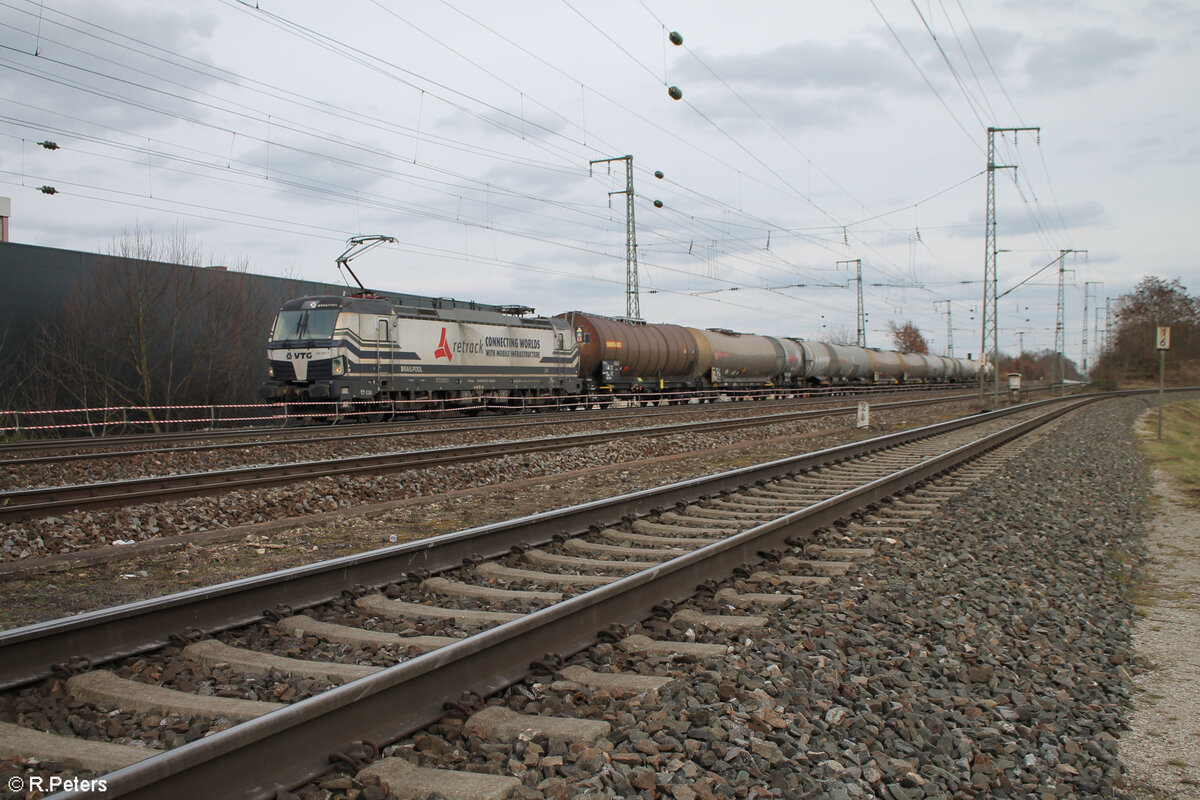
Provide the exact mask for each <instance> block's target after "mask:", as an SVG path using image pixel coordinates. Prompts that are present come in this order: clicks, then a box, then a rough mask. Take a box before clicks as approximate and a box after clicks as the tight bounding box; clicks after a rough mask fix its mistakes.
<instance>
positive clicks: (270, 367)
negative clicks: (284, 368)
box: [267, 364, 275, 378]
mask: <svg viewBox="0 0 1200 800" xmlns="http://www.w3.org/2000/svg"><path fill="white" fill-rule="evenodd" d="M267 377H268V378H274V377H275V367H274V366H273V365H271V364H268V365H267Z"/></svg>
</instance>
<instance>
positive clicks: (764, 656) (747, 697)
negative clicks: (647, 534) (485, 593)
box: [389, 400, 1145, 800]
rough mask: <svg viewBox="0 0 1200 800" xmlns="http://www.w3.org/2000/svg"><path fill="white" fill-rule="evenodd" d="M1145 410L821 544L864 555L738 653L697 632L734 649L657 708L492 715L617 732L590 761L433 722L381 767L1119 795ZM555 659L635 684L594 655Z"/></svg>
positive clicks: (536, 791) (686, 674)
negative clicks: (942, 501)
mask: <svg viewBox="0 0 1200 800" xmlns="http://www.w3.org/2000/svg"><path fill="white" fill-rule="evenodd" d="M1144 407H1145V405H1144V403H1143V402H1142V401H1138V400H1120V401H1111V402H1106V403H1103V404H1100V405H1098V406H1093V407H1091V408H1089V409H1087V410H1084V411H1083V412H1081V413H1076V414H1074V415H1072V416H1071V417H1070V418H1068V419H1067V420H1066V421H1064V422H1063V423H1062V424H1061V425H1060V426H1058V428H1057V430H1055V431H1054V432H1052V433H1051V434H1050V435H1049V436H1047V437H1045V438H1044V439H1042V441H1040V442H1039V443H1037V444H1035V445H1033V446H1032V447H1030V448H1029V449H1028V450H1026V451H1025V453H1024V454H1023V455H1021V456H1020V457H1019V458H1018V459H1016V460H1014V461H1010V462H1009V463H1008V464H1007V466H1006V467H1004V468H1003V469H1002V470H1000V471H999V472H998V473H996V474H994V475H993V476H991V477H990V478H988V479H987V480H985V481H984V482H983V483H982V484H980V485H978V486H977V487H976V488H975V489H974V490H972V491H970V492H968V493H966V494H964V495H962V496H960V497H958V498H957V499H954V500H952V501H950V502H949V503H947V506H946V508H945V513H943V514H941V515H935V516H934V517H931V518H928V519H927V520H925V521H923V522H922V523H921V524H920V525H918V526H914V527H913V529H911V530H909V531H907V532H905V533H893V534H890V535H889V536H888V537H886V538H884V537H879V538H878V540H877V541H873V542H867V541H866V540H865V539H859V538H855V539H854V540H852V541H849V542H848V541H845V540H844V539H842V537H840V536H834V535H831V540H832V539H836V540H837V542H838V545H839V546H856V545H857V546H863V545H867V544H873V545H875V546H876V547H877V548H878V554H877V556H876V557H874V558H872V559H868V560H866V561H864V562H863V563H861V564H860V565H859V566H858V568H857V570H856V571H855V572H852V573H851V574H850V575H848V576H846V577H844V578H840V579H837V580H835V581H833V582H831V583H830V584H828V585H827V586H818V587H812V588H811V589H808V590H806V592H805V596H804V598H803V599H801V600H800V601H798V602H795V603H793V605H791V606H790V607H788V608H784V609H776V610H772V611H769V612H768V613H769V615H770V624H769V625H768V626H767V628H766V629H765V630H762V631H757V632H756V633H755V634H754V635H753V636H752V637H743V636H738V635H736V634H704V633H700V634H699V635H698V640H700V641H710V642H714V643H717V642H719V643H726V644H730V645H732V648H731V654H730V655H729V656H727V657H726V658H724V659H704V660H701V661H699V662H697V663H682V661H681V660H675V661H670V660H666V659H664V660H663V661H662V662H661V663H660V665H659V667H658V668H657V669H656V670H655V671H656V672H657V673H658V674H660V675H664V676H669V677H673V678H676V680H675V681H674V682H672V683H671V684H669V685H668V686H666V687H664V688H663V689H662V690H661V691H660V692H659V696H658V697H657V698H655V699H653V700H648V699H647V698H637V697H629V698H621V697H613V696H609V695H608V694H607V693H599V692H590V691H588V690H583V689H581V688H580V687H578V686H574V685H572V684H571V683H570V682H569V681H568V682H562V681H558V682H556V681H553V680H552V679H547V678H542V679H541V681H542V682H539V683H530V684H526V685H524V686H519V687H515V688H514V689H512V690H510V691H509V692H507V693H505V694H504V695H502V696H500V697H497V698H493V699H492V700H491V701H490V702H493V703H503V704H504V705H506V706H508V707H509V708H511V709H513V710H515V711H519V712H522V713H536V712H539V711H540V712H543V713H566V714H571V715H573V716H575V715H578V716H587V717H592V718H595V719H604V720H607V721H609V722H611V723H613V730H614V733H613V734H612V735H610V736H609V737H608V738H607V739H605V740H603V741H601V742H599V743H598V744H597V746H595V747H580V746H569V745H566V744H564V743H562V742H555V741H553V740H547V741H540V740H538V739H536V738H535V739H534V740H532V741H529V742H525V741H521V742H518V743H516V744H515V745H507V744H501V743H496V742H490V741H483V740H480V739H478V738H476V737H471V736H464V734H463V732H462V728H461V726H460V725H459V724H458V723H457V722H456V721H454V720H449V719H448V720H445V721H443V723H442V724H441V725H440V726H437V727H435V729H434V730H432V731H430V732H426V733H422V734H419V735H417V736H415V737H413V738H412V739H410V740H407V741H405V742H402V743H401V744H400V745H398V746H396V747H394V748H391V749H390V750H389V754H395V755H398V756H400V757H404V758H408V759H410V760H413V761H416V762H418V763H420V764H422V765H430V764H433V763H441V764H445V763H447V761H449V762H450V763H457V764H458V766H459V768H464V769H471V770H474V771H483V772H494V773H497V774H506V775H513V774H515V775H517V776H518V777H520V778H521V780H522V784H523V785H522V788H521V789H520V790H519V793H518V796H520V797H526V798H541V797H555V798H565V797H568V796H584V795H585V794H586V795H590V796H602V797H645V798H652V797H672V798H677V799H678V800H691V799H692V798H714V797H787V798H792V797H814V798H816V797H828V798H835V799H836V800H844V799H846V798H858V797H882V798H894V799H895V800H916V799H917V798H923V797H931V798H937V797H947V798H949V797H955V798H968V797H970V798H973V797H1020V798H1038V799H1039V800H1042V799H1043V798H1044V799H1045V800H1049V798H1076V797H1079V798H1082V797H1098V796H1107V797H1114V796H1121V794H1122V787H1123V786H1124V777H1123V768H1122V766H1121V763H1120V761H1119V758H1118V752H1119V750H1118V745H1119V740H1120V737H1121V735H1122V732H1123V731H1124V730H1126V729H1127V714H1128V701H1129V696H1130V689H1131V685H1132V684H1131V682H1132V676H1131V673H1134V672H1137V671H1139V669H1140V668H1139V667H1138V666H1137V665H1136V659H1135V658H1134V656H1133V654H1132V650H1131V639H1130V637H1131V629H1132V623H1131V619H1132V609H1131V606H1130V604H1129V603H1128V602H1127V601H1126V600H1125V599H1124V598H1123V593H1124V591H1125V589H1126V586H1127V583H1128V580H1129V577H1130V572H1131V571H1130V568H1129V567H1128V566H1127V565H1128V564H1129V563H1131V561H1134V560H1136V559H1134V558H1131V557H1130V553H1131V551H1136V550H1137V548H1138V545H1137V543H1136V542H1137V538H1138V531H1139V530H1140V528H1141V526H1142V524H1143V522H1144V520H1143V511H1142V509H1143V503H1144V497H1145V486H1144V483H1143V480H1142V475H1143V470H1142V466H1141V462H1140V459H1139V457H1138V455H1137V452H1136V449H1135V448H1134V447H1133V446H1132V445H1131V443H1130V437H1129V429H1130V425H1131V423H1132V420H1133V419H1134V417H1135V416H1136V415H1137V413H1138V412H1139V411H1140V410H1141V409H1143V408H1144ZM831 543H832V541H831ZM696 606H697V608H699V609H700V610H703V611H707V612H709V613H712V612H714V611H720V610H724V611H726V612H728V611H729V609H720V608H717V607H716V606H715V605H714V601H713V600H707V601H701V602H698V603H697V604H696ZM759 613H761V612H759ZM635 632H641V631H635ZM644 632H647V633H650V634H651V635H656V636H658V637H659V638H666V634H667V633H669V632H668V631H666V630H665V629H664V626H663V625H662V624H653V623H652V624H650V625H649V626H647V627H646V628H645V629H644ZM687 633H688V632H676V635H677V636H680V637H682V638H681V639H680V640H683V638H691V637H689V636H687ZM692 634H693V635H696V634H695V632H692ZM572 661H573V663H577V664H580V665H582V666H584V667H588V668H591V669H595V670H598V671H606V670H616V671H624V670H627V669H632V668H633V667H631V666H629V656H628V654H625V653H623V652H622V651H621V650H620V648H617V647H613V646H610V645H601V646H598V647H597V648H594V649H593V650H591V651H590V652H589V653H587V654H581V655H579V656H576V657H575V658H574V659H572ZM640 668H641V669H643V670H644V669H645V662H641V663H640Z"/></svg>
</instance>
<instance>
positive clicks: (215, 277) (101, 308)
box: [38, 227, 276, 420]
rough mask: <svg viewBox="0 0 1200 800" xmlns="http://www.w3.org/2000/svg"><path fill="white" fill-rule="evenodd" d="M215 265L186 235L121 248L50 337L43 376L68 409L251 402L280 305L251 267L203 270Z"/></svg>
mask: <svg viewBox="0 0 1200 800" xmlns="http://www.w3.org/2000/svg"><path fill="white" fill-rule="evenodd" d="M212 261H213V258H212V256H211V254H208V253H206V252H205V251H204V250H203V249H202V248H201V247H200V246H199V245H198V244H197V243H196V242H195V240H194V239H192V238H191V237H190V236H189V235H188V233H187V232H186V231H185V230H183V229H182V228H176V229H175V230H174V231H173V232H172V233H171V234H170V235H168V236H166V237H156V236H155V235H154V234H153V232H152V231H150V230H148V229H143V228H141V227H135V228H134V229H133V230H126V231H125V232H124V234H123V235H122V237H121V238H120V239H117V240H115V241H114V242H113V243H112V245H111V247H110V248H109V252H108V253H107V255H106V257H105V258H104V259H102V260H101V262H100V263H99V264H98V265H97V266H96V267H95V268H94V269H92V270H90V271H89V273H88V274H87V275H86V276H85V277H84V278H83V279H82V280H81V281H80V282H79V283H78V284H77V285H76V286H75V287H74V288H73V290H72V292H71V294H70V296H69V298H68V300H67V303H66V306H65V308H64V311H63V313H62V314H61V315H59V317H58V319H56V320H55V321H53V322H51V323H49V324H48V325H47V326H46V327H45V329H44V330H43V332H42V335H41V336H40V341H41V343H42V347H41V352H40V353H39V354H38V363H39V373H40V375H41V376H42V378H43V380H44V381H45V382H46V383H48V384H49V385H50V386H51V387H52V389H53V391H54V392H55V394H56V395H57V396H58V398H59V400H60V402H61V401H66V402H68V403H74V404H78V405H80V406H84V407H90V406H96V405H126V406H141V407H145V406H155V405H178V404H210V403H219V402H229V401H233V400H245V399H246V398H247V397H248V396H249V390H250V389H251V386H252V384H253V383H254V382H255V380H256V379H260V378H261V371H262V361H263V359H264V356H263V353H262V331H263V330H265V327H266V324H267V321H268V320H269V317H270V315H273V314H274V312H275V310H276V309H275V307H274V306H275V305H276V303H275V302H274V300H273V298H266V297H263V296H260V295H261V293H260V292H254V291H251V290H250V283H251V282H250V281H249V280H248V276H246V275H245V274H244V270H245V265H244V264H242V265H240V271H228V270H226V269H225V268H223V267H222V268H219V269H198V268H197V267H201V266H204V265H206V264H211V263H212ZM145 413H146V415H147V417H148V418H150V419H152V420H153V419H158V417H157V416H156V415H155V414H154V413H153V412H150V411H147V412H145Z"/></svg>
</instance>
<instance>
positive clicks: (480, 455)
mask: <svg viewBox="0 0 1200 800" xmlns="http://www.w3.org/2000/svg"><path fill="white" fill-rule="evenodd" d="M969 397H970V396H969V395H966V396H964V395H952V396H950V397H937V398H921V399H916V400H897V401H891V402H888V403H878V404H876V408H877V409H896V408H904V407H909V406H917V405H925V404H929V403H939V402H961V401H962V400H965V399H969ZM854 411H855V407H854V406H844V407H835V408H821V409H812V410H802V411H785V412H781V413H773V414H759V415H755V416H750V417H732V418H724V419H715V420H714V419H704V420H701V421H699V422H684V423H677V424H673V425H659V426H654V427H637V428H623V429H615V430H611V429H610V430H603V431H598V432H592V433H578V434H568V435H564V436H554V437H539V438H529V439H515V440H507V441H490V442H485V443H480V444H466V445H458V446H452V447H439V448H434V449H425V450H409V451H402V452H389V453H383V454H371V455H359V456H352V457H343V458H332V459H322V460H315V461H305V462H292V463H285V464H272V465H260V466H251V467H241V468H235V469H225V470H215V471H208V472H195V473H187V474H178V475H162V476H153V477H143V478H131V479H126V480H117V481H105V482H97V483H88V484H78V485H70V486H49V487H38V488H29V489H13V490H8V491H4V492H0V521H16V520H21V519H27V518H30V517H34V516H39V515H40V516H45V515H50V514H54V513H60V512H66V511H70V510H73V509H79V508H100V507H113V506H124V505H133V504H136V503H144V502H154V501H159V500H163V499H178V498H184V497H196V496H200V495H206V494H218V493H222V492H228V491H233V490H237V489H254V488H259V487H263V486H271V485H279V484H285V483H295V482H298V481H304V480H309V479H313V478H318V477H323V476H332V477H338V476H346V475H363V474H377V473H384V472H396V471H403V470H412V469H420V468H424V467H433V466H440V465H446V464H456V463H463V462H467V461H477V460H481V459H486V458H490V457H495V456H500V455H506V456H511V455H522V454H535V453H540V452H547V451H553V450H565V449H568V448H572V447H585V446H588V445H592V444H598V443H604V442H610V441H612V440H614V439H622V438H626V439H632V438H651V437H661V436H668V435H672V434H680V433H702V432H711V431H720V430H733V429H738V428H746V427H755V426H763V425H773V424H778V423H790V422H796V421H800V420H805V419H812V418H815V417H822V416H829V415H836V414H851V413H854ZM522 424H523V425H524V424H527V423H522Z"/></svg>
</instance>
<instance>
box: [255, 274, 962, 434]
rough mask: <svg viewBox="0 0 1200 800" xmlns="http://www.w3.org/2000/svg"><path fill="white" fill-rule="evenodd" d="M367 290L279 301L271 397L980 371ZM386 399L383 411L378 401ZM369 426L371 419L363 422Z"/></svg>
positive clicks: (934, 376) (369, 396)
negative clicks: (389, 296) (420, 299)
mask: <svg viewBox="0 0 1200 800" xmlns="http://www.w3.org/2000/svg"><path fill="white" fill-rule="evenodd" d="M425 300H427V301H428V304H427V305H426V304H425V303H422V304H419V305H418V304H414V303H412V302H411V300H410V301H407V302H398V301H393V300H389V299H387V298H384V297H378V296H375V295H372V294H369V293H357V294H354V295H350V296H346V297H333V296H322V297H302V298H299V299H296V300H291V301H289V302H288V303H286V304H284V306H283V308H282V309H281V310H280V312H279V315H278V316H277V318H276V320H275V325H274V327H273V329H272V332H271V336H270V340H269V342H268V344H267V358H268V360H269V362H270V376H269V379H268V380H267V382H266V383H265V384H264V385H263V387H262V390H261V394H262V396H263V397H264V398H266V399H268V400H282V401H287V402H291V401H298V402H303V401H329V402H333V403H335V404H337V407H338V408H339V409H341V410H350V409H353V408H354V407H355V406H358V407H359V410H360V412H362V413H364V415H374V414H383V415H386V414H388V413H389V412H390V411H393V410H394V407H392V406H390V405H389V403H401V402H403V403H404V407H405V408H408V409H413V408H417V409H420V408H456V407H460V408H468V409H477V408H478V407H479V400H480V398H484V397H486V398H488V402H489V403H490V404H493V405H494V404H496V403H497V402H498V403H500V404H501V405H503V404H509V405H512V406H525V405H538V404H540V403H542V402H558V401H560V400H562V399H563V398H570V399H569V400H567V401H566V403H565V404H567V405H575V404H579V403H585V402H604V401H605V398H606V397H608V398H611V397H612V396H613V395H616V394H628V393H632V394H639V395H641V396H644V397H657V396H662V395H665V394H668V393H670V392H682V391H695V390H722V389H730V390H746V389H756V388H761V389H776V388H777V389H803V388H804V387H807V386H816V385H821V384H840V383H910V382H926V381H928V382H945V381H969V380H972V379H976V378H978V376H979V370H980V365H979V363H978V362H975V361H971V360H968V359H962V358H947V357H943V356H926V355H918V354H913V353H900V352H895V351H891V350H876V349H867V348H863V347H856V346H853V345H842V344H832V343H829V342H815V341H809V340H805V339H796V338H790V337H776V336H760V335H757V334H746V333H736V332H734V331H729V330H719V329H700V328H689V327H685V326H681V325H656V324H647V323H644V322H641V321H630V320H625V319H616V318H612V317H605V316H600V315H597V314H587V313H584V312H581V311H569V312H566V313H563V314H559V315H558V316H555V317H536V316H532V309H530V308H526V307H523V306H481V305H477V304H474V303H462V302H458V301H453V300H430V299H428V298H426V299H425ZM381 401H382V402H381ZM367 418H370V416H367Z"/></svg>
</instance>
